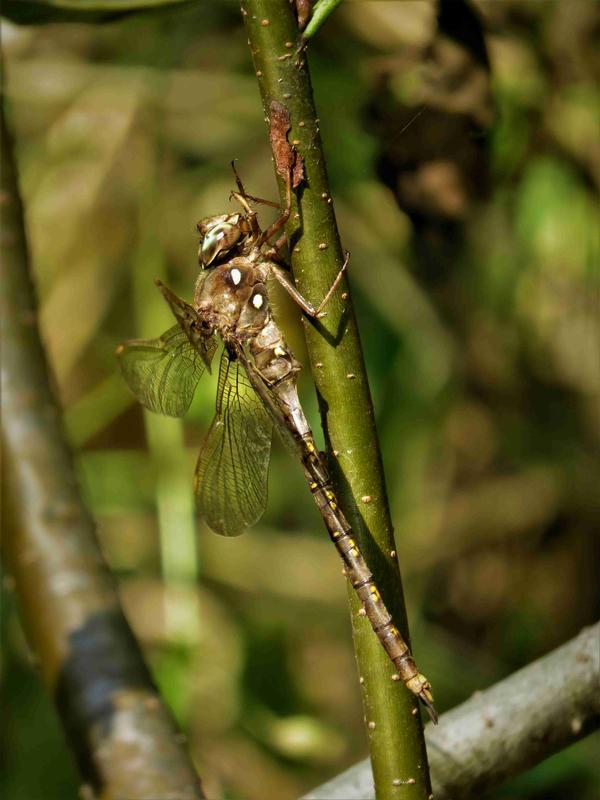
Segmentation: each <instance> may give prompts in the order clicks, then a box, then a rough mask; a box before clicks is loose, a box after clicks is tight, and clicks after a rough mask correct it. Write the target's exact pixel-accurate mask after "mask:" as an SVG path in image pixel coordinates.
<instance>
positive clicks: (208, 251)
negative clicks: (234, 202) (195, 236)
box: [198, 223, 240, 267]
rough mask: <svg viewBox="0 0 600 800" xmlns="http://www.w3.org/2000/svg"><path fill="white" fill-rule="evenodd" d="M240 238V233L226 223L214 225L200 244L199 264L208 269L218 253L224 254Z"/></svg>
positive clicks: (233, 226) (235, 227)
mask: <svg viewBox="0 0 600 800" xmlns="http://www.w3.org/2000/svg"><path fill="white" fill-rule="evenodd" d="M239 238H240V231H239V229H238V228H237V226H235V225H228V224H226V223H224V224H221V225H215V227H214V228H211V229H210V230H209V231H207V233H206V234H205V235H204V238H203V239H202V242H201V244H200V250H199V254H198V255H199V258H200V263H201V264H202V265H203V266H205V267H208V266H209V265H210V264H212V262H213V261H214V260H215V258H216V257H217V256H218V255H219V254H220V253H226V252H227V251H228V250H230V249H231V248H232V247H233V245H234V244H235V243H236V242H237V241H238V239H239Z"/></svg>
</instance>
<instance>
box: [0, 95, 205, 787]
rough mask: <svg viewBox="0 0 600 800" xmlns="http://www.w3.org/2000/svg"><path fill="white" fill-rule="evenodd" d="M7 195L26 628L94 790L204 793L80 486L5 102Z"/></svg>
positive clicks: (11, 557)
mask: <svg viewBox="0 0 600 800" xmlns="http://www.w3.org/2000/svg"><path fill="white" fill-rule="evenodd" d="M1 200H2V212H3V213H2V223H3V225H2V250H3V252H2V256H3V257H2V262H1V271H0V319H1V322H2V403H3V419H2V439H3V462H4V472H5V481H4V488H5V491H6V515H5V516H6V521H7V524H6V525H5V531H4V537H3V554H4V556H5V558H6V565H7V568H8V570H9V572H10V574H11V575H12V577H13V579H14V582H15V588H16V592H17V595H18V599H19V604H20V608H21V611H22V615H23V618H24V621H25V624H26V628H27V631H28V634H29V638H30V641H31V644H32V646H33V649H34V651H35V653H36V655H37V657H38V659H39V665H40V670H41V673H42V677H43V679H44V682H45V684H46V686H47V688H48V690H49V691H50V693H51V694H52V696H53V698H54V700H55V702H56V705H57V710H58V713H59V715H60V718H61V722H62V724H63V727H64V728H65V731H66V733H67V736H68V738H69V740H70V744H71V747H72V749H73V751H74V753H75V754H76V757H77V760H78V764H79V768H80V770H81V773H82V775H83V778H84V780H86V781H87V782H88V784H89V785H90V786H91V789H88V790H87V794H88V795H91V794H92V793H93V795H94V796H98V797H99V796H101V797H102V798H105V800H116V798H125V797H126V798H128V799H129V800H144V799H145V798H148V797H169V798H173V800H200V798H203V797H204V794H203V792H202V789H201V786H200V782H199V780H198V777H197V775H196V773H195V771H194V769H193V767H192V764H191V763H190V761H189V760H188V758H187V755H186V753H185V751H184V749H183V748H182V745H181V742H180V739H179V735H178V733H177V729H176V727H175V725H174V722H173V720H172V718H171V715H170V713H169V711H168V709H167V708H166V707H165V705H164V704H163V702H162V700H161V698H160V696H159V695H158V693H157V691H156V689H155V687H154V685H153V683H152V680H151V677H150V675H149V673H148V670H147V669H146V666H145V664H144V661H143V658H142V654H141V652H140V649H139V647H138V645H137V642H136V641H135V639H134V637H133V634H132V632H131V630H130V628H129V626H128V624H127V622H126V620H125V617H124V616H123V612H122V610H121V608H120V605H119V600H118V596H117V592H116V589H115V586H114V584H113V581H112V578H111V576H110V573H109V571H108V569H107V567H106V566H105V564H104V562H103V560H102V557H101V554H100V550H99V547H98V543H97V540H96V535H95V530H94V523H93V520H92V518H91V516H90V514H89V512H88V510H87V509H86V508H85V506H84V504H83V501H82V499H81V496H80V494H79V490H78V487H77V480H76V475H75V469H74V465H73V460H72V456H71V453H70V452H69V449H68V447H67V445H66V442H65V438H64V435H63V431H62V426H61V422H60V410H59V408H58V407H57V404H56V401H55V399H54V396H53V392H52V389H51V386H50V379H49V372H48V365H47V363H46V358H45V354H44V349H43V346H42V343H41V341H40V337H39V332H38V326H37V318H38V317H37V308H36V303H35V294H34V288H33V282H32V279H31V274H30V270H29V257H28V251H27V243H26V237H25V228H24V220H23V210H22V206H21V201H20V195H19V191H18V185H17V176H16V169H15V165H14V160H13V153H12V146H11V141H10V138H9V135H8V132H7V130H6V127H5V125H4V111H3V108H2V194H1ZM82 313H84V312H83V311H82Z"/></svg>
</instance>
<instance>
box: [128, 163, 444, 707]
mask: <svg viewBox="0 0 600 800" xmlns="http://www.w3.org/2000/svg"><path fill="white" fill-rule="evenodd" d="M236 181H237V186H238V191H237V192H233V193H232V197H234V198H235V199H236V200H237V201H238V202H239V204H240V206H241V208H242V211H241V212H237V213H233V214H223V215H221V216H215V217H209V218H207V219H204V220H202V221H201V222H199V223H198V231H199V233H200V237H201V239H200V247H199V262H200V266H201V272H200V276H199V278H198V280H197V283H196V288H195V292H194V300H193V304H191V305H190V304H189V303H187V302H185V301H184V300H182V299H181V298H179V297H177V295H175V294H173V292H172V291H171V290H170V289H168V288H167V287H166V286H165V285H164V284H162V283H161V282H160V281H157V285H158V287H159V289H160V291H161V292H162V294H163V296H164V298H165V300H166V301H167V303H168V304H169V306H170V307H171V310H172V311H173V314H174V316H175V318H176V320H177V324H176V325H175V326H173V327H172V328H170V329H169V330H168V331H166V333H164V334H163V335H162V336H160V337H159V338H157V339H146V340H142V339H137V340H131V341H128V342H125V343H124V344H122V345H121V346H120V347H119V348H118V350H117V353H118V356H119V360H120V365H121V370H122V373H123V376H124V378H125V380H126V382H127V383H128V385H129V388H130V389H131V390H132V392H133V393H134V394H135V396H136V397H137V399H138V400H139V401H140V402H141V403H142V404H143V405H144V406H145V407H146V408H149V409H150V410H151V411H156V412H159V413H162V414H168V415H171V416H176V417H178V416H182V415H183V414H184V413H185V412H186V411H187V409H188V407H189V405H190V403H191V400H192V396H193V394H194V390H195V388H196V385H197V383H198V381H199V379H200V377H201V376H202V373H203V372H204V370H205V369H209V370H210V367H211V362H212V359H213V356H214V354H215V352H216V350H217V346H218V339H217V337H216V336H215V334H218V335H219V337H220V338H221V340H222V341H223V344H224V350H223V355H222V356H221V362H220V367H219V381H218V391H217V403H216V414H215V417H214V420H213V423H212V426H211V428H210V430H209V432H208V434H207V436H206V439H205V441H204V443H203V445H202V448H201V450H200V455H199V458H198V463H197V466H196V472H195V478H194V488H195V492H196V497H197V501H198V507H199V510H200V513H201V515H202V516H203V517H204V519H205V520H206V522H207V524H208V525H209V527H210V528H211V529H212V530H213V531H215V532H216V533H219V534H221V535H223V536H237V535H238V534H240V533H243V531H244V530H245V528H247V527H249V526H250V525H253V524H254V523H255V522H256V521H257V520H258V519H259V518H260V516H261V515H262V513H263V511H264V508H265V505H266V500H267V472H268V467H269V457H270V450H271V435H272V430H273V428H275V429H277V431H278V432H279V433H280V435H281V436H282V438H283V439H284V441H285V442H286V443H287V444H288V445H289V446H291V449H292V451H293V452H294V453H295V454H296V455H297V457H298V458H299V460H300V461H301V463H302V466H303V468H304V473H305V476H306V479H307V481H308V484H309V487H310V490H311V492H312V494H313V496H314V498H315V502H316V504H317V507H318V508H319V511H320V513H321V516H322V517H323V521H324V523H325V526H326V527H327V530H328V532H329V536H330V538H331V540H332V541H333V543H334V544H335V546H336V548H337V550H338V552H339V554H340V556H341V557H342V560H343V562H344V570H345V574H346V575H347V577H348V578H349V579H350V581H351V583H352V586H353V587H354V590H355V591H356V593H357V595H358V597H359V598H360V600H361V602H362V605H363V608H364V613H365V614H366V616H367V617H368V619H369V621H370V622H371V625H372V627H373V630H374V631H375V633H376V634H377V636H378V638H379V640H380V642H381V644H382V645H383V647H384V648H385V650H386V652H387V654H388V655H389V657H390V659H391V660H392V662H393V664H394V666H395V668H396V670H397V673H398V676H399V677H400V679H401V680H402V681H403V682H404V683H405V684H406V686H407V687H408V689H410V691H411V692H413V693H414V694H415V695H416V696H417V697H418V698H419V699H420V700H421V701H422V702H423V704H424V705H425V707H426V708H427V711H428V712H429V715H430V716H431V718H432V720H433V721H434V722H435V721H436V720H437V717H436V712H435V709H434V707H433V701H432V695H431V687H430V684H429V681H428V680H427V679H426V678H425V677H424V676H423V675H421V674H420V673H419V671H418V669H417V667H416V665H415V662H414V660H413V658H412V655H411V652H410V650H409V647H408V645H407V644H406V642H405V641H404V639H403V638H402V636H401V635H400V632H399V631H398V629H397V628H396V626H395V625H394V623H393V620H392V617H391V615H390V614H389V612H388V611H387V609H386V607H385V605H384V603H383V600H382V598H381V595H380V594H379V591H378V589H377V587H376V585H375V582H374V580H373V576H372V574H371V572H370V571H369V568H368V566H367V564H366V562H365V560H364V558H363V556H362V554H361V552H360V550H359V547H358V545H357V543H356V541H355V540H354V538H353V536H352V529H351V527H350V525H349V523H348V521H347V520H346V517H345V516H344V514H343V513H342V511H341V509H340V507H339V504H338V501H337V498H336V496H335V494H334V492H333V489H332V486H331V482H330V479H329V476H328V473H327V469H326V466H325V461H324V457H323V456H322V455H321V453H319V451H318V449H317V447H316V445H315V442H314V439H313V434H312V431H311V429H310V427H309V425H308V422H307V420H306V417H305V415H304V412H303V410H302V407H301V405H300V401H299V399H298V392H297V387H296V384H297V374H298V372H299V370H300V364H299V363H298V362H297V361H296V359H295V358H294V356H293V354H292V353H291V351H290V349H289V348H288V346H287V344H286V342H285V339H284V337H283V334H282V332H281V331H280V329H279V327H278V326H277V324H276V322H275V320H274V319H273V316H272V312H271V308H270V305H269V297H268V292H267V281H268V279H269V278H275V279H276V280H278V281H279V282H280V283H281V284H282V285H283V287H284V288H285V289H286V290H287V291H288V292H289V293H290V295H291V296H292V297H293V298H294V300H295V301H296V302H297V303H298V305H299V306H300V307H301V308H302V309H303V310H304V312H305V313H306V314H308V315H309V316H312V317H319V316H322V314H323V308H324V306H325V305H326V303H327V301H328V300H329V298H330V297H331V295H332V294H333V292H334V291H335V289H336V287H337V285H338V283H339V281H340V279H341V276H342V273H343V271H344V270H345V268H346V263H347V258H346V262H345V263H344V265H343V267H342V269H341V270H340V273H339V275H338V276H337V278H336V280H335V281H334V283H333V284H332V286H331V288H330V290H329V292H328V293H327V295H326V296H325V298H324V299H323V301H322V303H321V304H320V306H319V307H318V308H314V307H313V306H312V305H311V304H310V303H309V302H308V301H307V300H305V298H304V297H302V295H301V294H300V293H299V292H298V290H297V289H296V287H295V286H294V284H293V283H292V282H291V280H290V279H289V277H288V275H287V273H286V271H285V269H284V267H283V265H282V260H281V258H280V250H281V248H282V247H283V244H284V242H285V237H281V238H280V239H279V240H278V241H276V242H275V244H274V245H271V244H269V242H270V240H271V239H272V238H273V237H274V236H275V235H276V234H277V233H278V232H279V231H280V230H281V228H282V227H283V225H284V224H285V222H286V220H287V219H288V217H289V214H290V208H291V179H290V178H288V181H287V203H286V208H285V209H284V210H283V212H282V213H281V214H280V216H279V217H278V219H277V220H276V221H275V222H274V223H273V224H272V225H271V226H270V227H269V228H268V229H267V230H265V231H262V230H261V229H260V227H259V225H258V221H257V218H256V211H254V210H253V208H252V206H251V203H267V204H268V205H275V204H272V203H269V202H268V201H263V200H260V199H259V198H255V197H252V196H251V195H247V194H246V193H245V191H244V188H243V186H242V183H241V181H240V179H239V177H238V176H237V174H236ZM394 677H395V678H396V676H394Z"/></svg>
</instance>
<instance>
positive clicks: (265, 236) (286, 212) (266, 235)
mask: <svg viewBox="0 0 600 800" xmlns="http://www.w3.org/2000/svg"><path fill="white" fill-rule="evenodd" d="M285 188H286V192H285V206H284V208H283V210H282V212H281V214H280V215H279V216H278V217H277V219H276V220H275V222H274V223H273V224H272V225H270V226H269V227H268V228H267V230H266V231H263V233H262V235H261V236H260V238H259V239H258V241H257V243H256V244H257V247H261V246H262V245H263V244H264V243H265V242H268V241H269V239H271V237H273V236H275V234H276V233H277V231H280V230H281V229H282V228H283V226H284V225H285V223H286V222H287V221H288V219H289V218H290V214H291V212H292V171H291V169H289V170H288V173H287V175H286V178H285Z"/></svg>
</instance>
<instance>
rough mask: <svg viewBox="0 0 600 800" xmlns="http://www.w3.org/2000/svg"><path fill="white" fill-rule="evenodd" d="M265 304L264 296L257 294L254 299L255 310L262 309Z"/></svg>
mask: <svg viewBox="0 0 600 800" xmlns="http://www.w3.org/2000/svg"><path fill="white" fill-rule="evenodd" d="M264 302H265V298H264V297H263V296H262V294H255V295H254V297H253V298H252V305H253V306H254V308H262V305H263V303H264Z"/></svg>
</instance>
